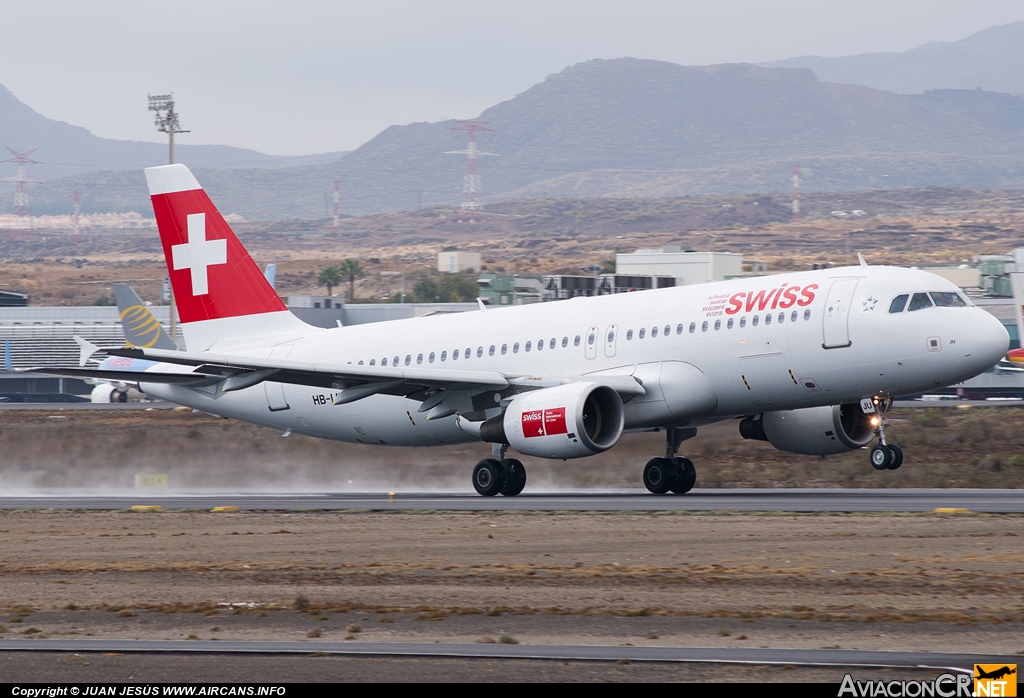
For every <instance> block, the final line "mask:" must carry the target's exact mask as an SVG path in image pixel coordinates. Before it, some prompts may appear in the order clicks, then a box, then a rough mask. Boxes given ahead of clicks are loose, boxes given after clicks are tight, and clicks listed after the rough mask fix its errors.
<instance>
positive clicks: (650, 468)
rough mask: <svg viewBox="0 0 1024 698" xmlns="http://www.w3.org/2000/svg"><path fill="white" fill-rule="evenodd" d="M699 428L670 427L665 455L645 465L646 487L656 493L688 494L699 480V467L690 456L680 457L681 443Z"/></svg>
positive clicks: (667, 432) (666, 437) (666, 433)
mask: <svg viewBox="0 0 1024 698" xmlns="http://www.w3.org/2000/svg"><path fill="white" fill-rule="evenodd" d="M696 435H697V430H696V429H694V428H689V429H674V428H669V429H667V430H666V432H665V457H664V458H652V459H650V460H649V461H647V465H645V466H644V487H646V488H647V489H648V490H649V491H651V492H652V493H654V494H666V493H668V492H671V493H672V494H686V493H687V492H689V491H690V490H692V489H693V486H694V484H695V483H696V482H697V469H696V468H695V467H694V465H693V461H691V460H690V459H689V458H679V457H678V456H676V451H678V450H679V444H680V443H682V442H683V441H685V440H686V439H690V438H693V437H694V436H696Z"/></svg>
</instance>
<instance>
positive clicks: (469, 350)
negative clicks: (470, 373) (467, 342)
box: [463, 347, 473, 359]
mask: <svg viewBox="0 0 1024 698" xmlns="http://www.w3.org/2000/svg"><path fill="white" fill-rule="evenodd" d="M472 355H473V350H472V349H470V348H469V347H466V353H465V354H463V356H465V357H466V358H467V359H468V358H469V357H471V356H472Z"/></svg>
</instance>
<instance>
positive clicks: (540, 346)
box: [537, 339, 544, 351]
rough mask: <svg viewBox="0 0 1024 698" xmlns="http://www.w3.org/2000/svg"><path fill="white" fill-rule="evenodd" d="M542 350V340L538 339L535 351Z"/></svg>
mask: <svg viewBox="0 0 1024 698" xmlns="http://www.w3.org/2000/svg"><path fill="white" fill-rule="evenodd" d="M543 348H544V340H543V339H538V340H537V351H540V350H541V349H543Z"/></svg>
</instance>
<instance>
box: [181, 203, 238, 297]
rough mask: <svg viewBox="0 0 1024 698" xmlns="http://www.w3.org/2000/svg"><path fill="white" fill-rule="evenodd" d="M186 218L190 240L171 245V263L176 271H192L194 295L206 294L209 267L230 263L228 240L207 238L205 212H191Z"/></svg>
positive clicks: (208, 287)
mask: <svg viewBox="0 0 1024 698" xmlns="http://www.w3.org/2000/svg"><path fill="white" fill-rule="evenodd" d="M186 219H187V220H188V242H187V243H184V244H181V245H172V246H171V265H172V266H173V267H174V270H175V271H178V270H180V269H188V270H189V271H191V272H192V295H193V296H205V295H206V294H207V293H209V292H210V280H209V277H208V276H207V268H208V267H211V266H213V265H215V264H227V263H228V241H227V240H207V239H206V214H205V213H190V214H188V216H186Z"/></svg>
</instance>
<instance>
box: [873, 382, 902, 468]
mask: <svg viewBox="0 0 1024 698" xmlns="http://www.w3.org/2000/svg"><path fill="white" fill-rule="evenodd" d="M891 406H892V399H891V398H886V399H885V400H881V401H879V402H878V403H877V408H878V409H877V411H876V412H875V415H874V416H873V417H872V422H873V424H874V427H875V436H877V437H878V444H877V445H876V446H875V447H874V448H872V449H871V453H870V454H869V456H868V457H869V458H870V460H871V466H872V467H873V468H874V469H875V470H896V469H897V468H899V467H900V466H901V465H903V449H902V448H900V447H899V446H897V445H896V444H889V443H886V441H885V424H884V417H885V413H886V412H888V411H889V408H890V407H891Z"/></svg>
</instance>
